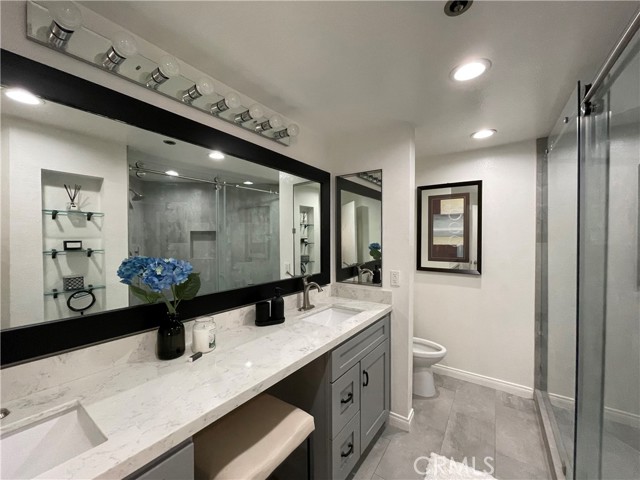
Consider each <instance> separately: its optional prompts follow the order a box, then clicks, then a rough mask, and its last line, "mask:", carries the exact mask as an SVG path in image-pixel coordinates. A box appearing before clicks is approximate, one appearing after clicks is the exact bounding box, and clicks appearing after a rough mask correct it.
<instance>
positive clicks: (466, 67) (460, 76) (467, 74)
mask: <svg viewBox="0 0 640 480" xmlns="http://www.w3.org/2000/svg"><path fill="white" fill-rule="evenodd" d="M489 68H491V62H490V61H489V60H487V59H486V58H481V59H479V60H474V61H472V62H468V63H463V64H462V65H458V66H457V67H456V68H454V69H453V71H452V72H451V78H453V79H454V80H456V81H458V82H466V81H467V80H471V79H473V78H476V77H479V76H480V75H482V74H483V73H484V72H486V71H487V70H489Z"/></svg>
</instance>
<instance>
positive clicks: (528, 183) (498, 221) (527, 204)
mask: <svg viewBox="0 0 640 480" xmlns="http://www.w3.org/2000/svg"><path fill="white" fill-rule="evenodd" d="M469 180H482V181H483V183H482V189H483V198H482V275H481V276H470V275H455V274H449V273H436V272H416V273H415V298H416V300H415V315H414V316H415V324H414V325H415V327H414V333H415V336H417V337H422V338H426V339H429V340H432V341H435V342H437V343H440V344H442V345H444V346H445V347H446V348H447V356H446V358H445V359H444V360H443V361H442V362H441V364H442V365H445V366H449V367H453V368H456V369H459V370H463V371H466V372H471V373H473V374H477V375H483V376H486V377H491V378H493V379H498V380H501V381H504V382H510V383H514V384H517V385H522V386H525V387H527V388H533V372H534V366H533V363H534V297H535V284H534V280H535V241H536V236H535V225H536V208H535V207H536V198H535V194H536V144H535V141H534V140H531V141H527V142H522V143H516V144H511V145H505V146H501V147H496V148H491V149H483V150H475V151H471V152H464V153H457V154H450V155H443V156H438V157H425V158H420V159H419V160H418V161H416V185H417V186H422V185H433V184H439V183H451V182H461V181H469ZM384 182H385V185H387V179H386V178H385V180H384Z"/></svg>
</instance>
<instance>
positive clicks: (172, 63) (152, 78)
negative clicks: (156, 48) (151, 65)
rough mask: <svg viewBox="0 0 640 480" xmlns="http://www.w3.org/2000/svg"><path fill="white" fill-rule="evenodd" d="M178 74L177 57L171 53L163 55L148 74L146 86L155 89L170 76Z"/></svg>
mask: <svg viewBox="0 0 640 480" xmlns="http://www.w3.org/2000/svg"><path fill="white" fill-rule="evenodd" d="M178 75H180V65H179V64H178V59H177V58H176V57H174V56H171V55H163V56H162V57H161V58H160V62H159V63H158V67H157V68H156V69H155V70H154V71H153V72H151V74H150V75H149V79H148V80H147V87H148V88H153V89H154V90H155V89H156V88H158V87H159V86H160V85H162V84H163V83H164V82H166V81H167V80H169V79H170V78H171V77H177V76H178ZM183 98H184V97H183Z"/></svg>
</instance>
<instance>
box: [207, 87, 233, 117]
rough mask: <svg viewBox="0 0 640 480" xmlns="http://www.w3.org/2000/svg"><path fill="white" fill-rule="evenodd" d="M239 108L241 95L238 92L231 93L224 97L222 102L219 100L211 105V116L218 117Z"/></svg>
mask: <svg viewBox="0 0 640 480" xmlns="http://www.w3.org/2000/svg"><path fill="white" fill-rule="evenodd" d="M239 106H240V95H238V94H237V93H236V92H229V93H227V94H226V95H225V96H224V97H222V100H218V101H217V102H216V103H214V104H213V105H211V114H212V115H218V114H219V113H222V112H226V111H227V110H229V109H231V108H238V107H239ZM236 118H237V117H236Z"/></svg>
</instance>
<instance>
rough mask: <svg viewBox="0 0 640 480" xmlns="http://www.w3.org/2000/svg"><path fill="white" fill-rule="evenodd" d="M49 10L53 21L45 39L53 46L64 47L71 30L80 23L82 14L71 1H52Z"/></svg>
mask: <svg viewBox="0 0 640 480" xmlns="http://www.w3.org/2000/svg"><path fill="white" fill-rule="evenodd" d="M49 11H50V13H51V15H52V16H53V21H52V22H51V25H49V34H48V36H47V39H48V41H49V43H50V44H51V45H53V46H54V47H55V48H61V49H62V48H65V47H66V46H67V43H68V42H69V40H70V39H71V36H72V35H73V32H75V31H76V30H77V29H78V28H79V27H80V26H81V25H82V14H81V13H80V10H79V9H78V7H77V6H76V5H75V4H74V3H72V2H53V4H52V6H51V8H50V10H49Z"/></svg>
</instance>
